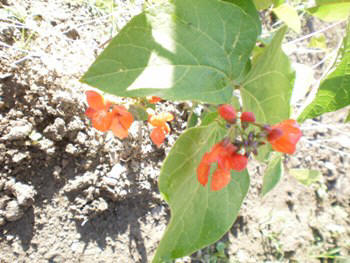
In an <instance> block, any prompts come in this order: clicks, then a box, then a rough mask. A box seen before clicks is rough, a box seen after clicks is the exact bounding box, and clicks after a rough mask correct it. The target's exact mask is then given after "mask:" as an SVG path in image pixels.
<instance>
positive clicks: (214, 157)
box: [197, 140, 248, 191]
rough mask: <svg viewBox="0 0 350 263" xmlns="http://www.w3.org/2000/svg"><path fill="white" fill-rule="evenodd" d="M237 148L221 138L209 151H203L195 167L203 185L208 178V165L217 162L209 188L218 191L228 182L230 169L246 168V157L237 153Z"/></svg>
mask: <svg viewBox="0 0 350 263" xmlns="http://www.w3.org/2000/svg"><path fill="white" fill-rule="evenodd" d="M236 151H237V148H236V147H235V146H234V145H233V144H231V143H230V142H228V141H226V140H223V141H221V142H219V143H217V144H215V145H214V146H213V148H212V149H211V151H210V152H209V153H205V154H204V155H203V157H202V160H201V162H200V163H199V166H198V167H197V178H198V181H199V183H200V184H201V185H203V186H205V185H206V184H207V183H208V180H209V174H210V165H211V164H212V163H215V162H218V168H217V169H216V170H215V172H214V173H213V176H212V180H211V185H210V189H211V190H213V191H218V190H221V189H222V188H224V187H225V186H226V185H228V184H229V183H230V180H231V172H230V171H231V170H235V171H242V170H244V169H245V168H246V166H247V163H248V158H247V157H246V156H244V155H241V154H238V153H237V152H236Z"/></svg>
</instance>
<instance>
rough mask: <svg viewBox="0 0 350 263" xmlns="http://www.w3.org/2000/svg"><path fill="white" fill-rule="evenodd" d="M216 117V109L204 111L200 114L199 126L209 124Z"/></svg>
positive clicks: (217, 114)
mask: <svg viewBox="0 0 350 263" xmlns="http://www.w3.org/2000/svg"><path fill="white" fill-rule="evenodd" d="M218 117H219V113H218V112H217V111H214V112H206V113H204V114H203V116H202V122H201V126H206V125H209V124H211V123H212V122H213V121H215V120H216V119H217V118H218Z"/></svg>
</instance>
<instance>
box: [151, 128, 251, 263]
mask: <svg viewBox="0 0 350 263" xmlns="http://www.w3.org/2000/svg"><path fill="white" fill-rule="evenodd" d="M224 135H225V129H223V128H222V127H221V126H220V125H219V124H218V123H217V122H214V123H212V124H210V125H209V126H200V127H196V128H190V129H188V130H187V131H186V132H185V133H183V134H182V135H181V136H180V137H179V139H178V140H177V141H176V143H175V145H174V146H173V148H172V150H171V151H170V153H169V155H168V157H167V158H166V160H165V162H164V164H163V167H162V171H161V175H160V178H159V190H160V192H161V193H162V195H163V196H164V197H165V199H166V201H167V202H168V203H169V205H170V208H171V219H170V223H169V225H168V227H167V229H166V232H165V234H164V236H163V238H162V240H161V242H160V244H159V247H158V249H157V251H156V255H155V257H154V259H153V262H154V263H156V262H157V263H158V262H159V263H161V262H167V261H168V260H171V259H175V258H179V257H183V256H185V255H188V254H190V253H193V252H194V251H196V250H198V249H200V248H202V247H205V246H207V245H209V244H211V243H213V242H215V241H217V240H218V239H219V238H220V237H222V236H223V235H224V234H225V233H226V232H227V231H228V230H229V229H230V227H231V226H232V224H233V222H234V220H235V219H236V217H237V214H238V211H239V209H240V206H241V204H242V201H243V199H244V197H245V195H246V193H247V191H248V187H249V176H248V173H247V172H246V170H245V171H243V172H240V173H238V172H231V177H232V180H231V182H230V183H229V185H228V186H226V187H225V188H224V189H222V190H220V191H214V192H213V191H210V190H209V186H208V185H207V186H206V187H203V186H202V185H201V184H200V183H199V182H198V180H197V175H196V169H197V166H198V165H199V162H200V160H201V158H202V156H203V154H204V153H205V152H207V151H209V150H210V148H211V147H212V145H213V144H214V143H216V142H218V141H219V140H221V139H222V138H223V136H224Z"/></svg>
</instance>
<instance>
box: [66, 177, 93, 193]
mask: <svg viewBox="0 0 350 263" xmlns="http://www.w3.org/2000/svg"><path fill="white" fill-rule="evenodd" d="M95 178H96V176H95V175H94V174H93V173H89V172H88V173H86V174H84V175H83V176H77V177H76V178H74V180H72V181H70V182H69V183H68V184H67V185H66V187H65V189H64V190H65V192H72V191H80V190H82V189H85V188H87V187H89V186H90V185H93V184H94V181H95Z"/></svg>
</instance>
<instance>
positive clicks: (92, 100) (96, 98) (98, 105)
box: [85, 90, 106, 111]
mask: <svg viewBox="0 0 350 263" xmlns="http://www.w3.org/2000/svg"><path fill="white" fill-rule="evenodd" d="M85 95H86V100H87V102H88V104H89V106H90V107H91V108H93V109H94V110H97V111H99V110H105V109H106V105H105V103H104V100H103V97H102V96H101V94H99V93H97V92H96V91H93V90H88V91H86V92H85Z"/></svg>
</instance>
